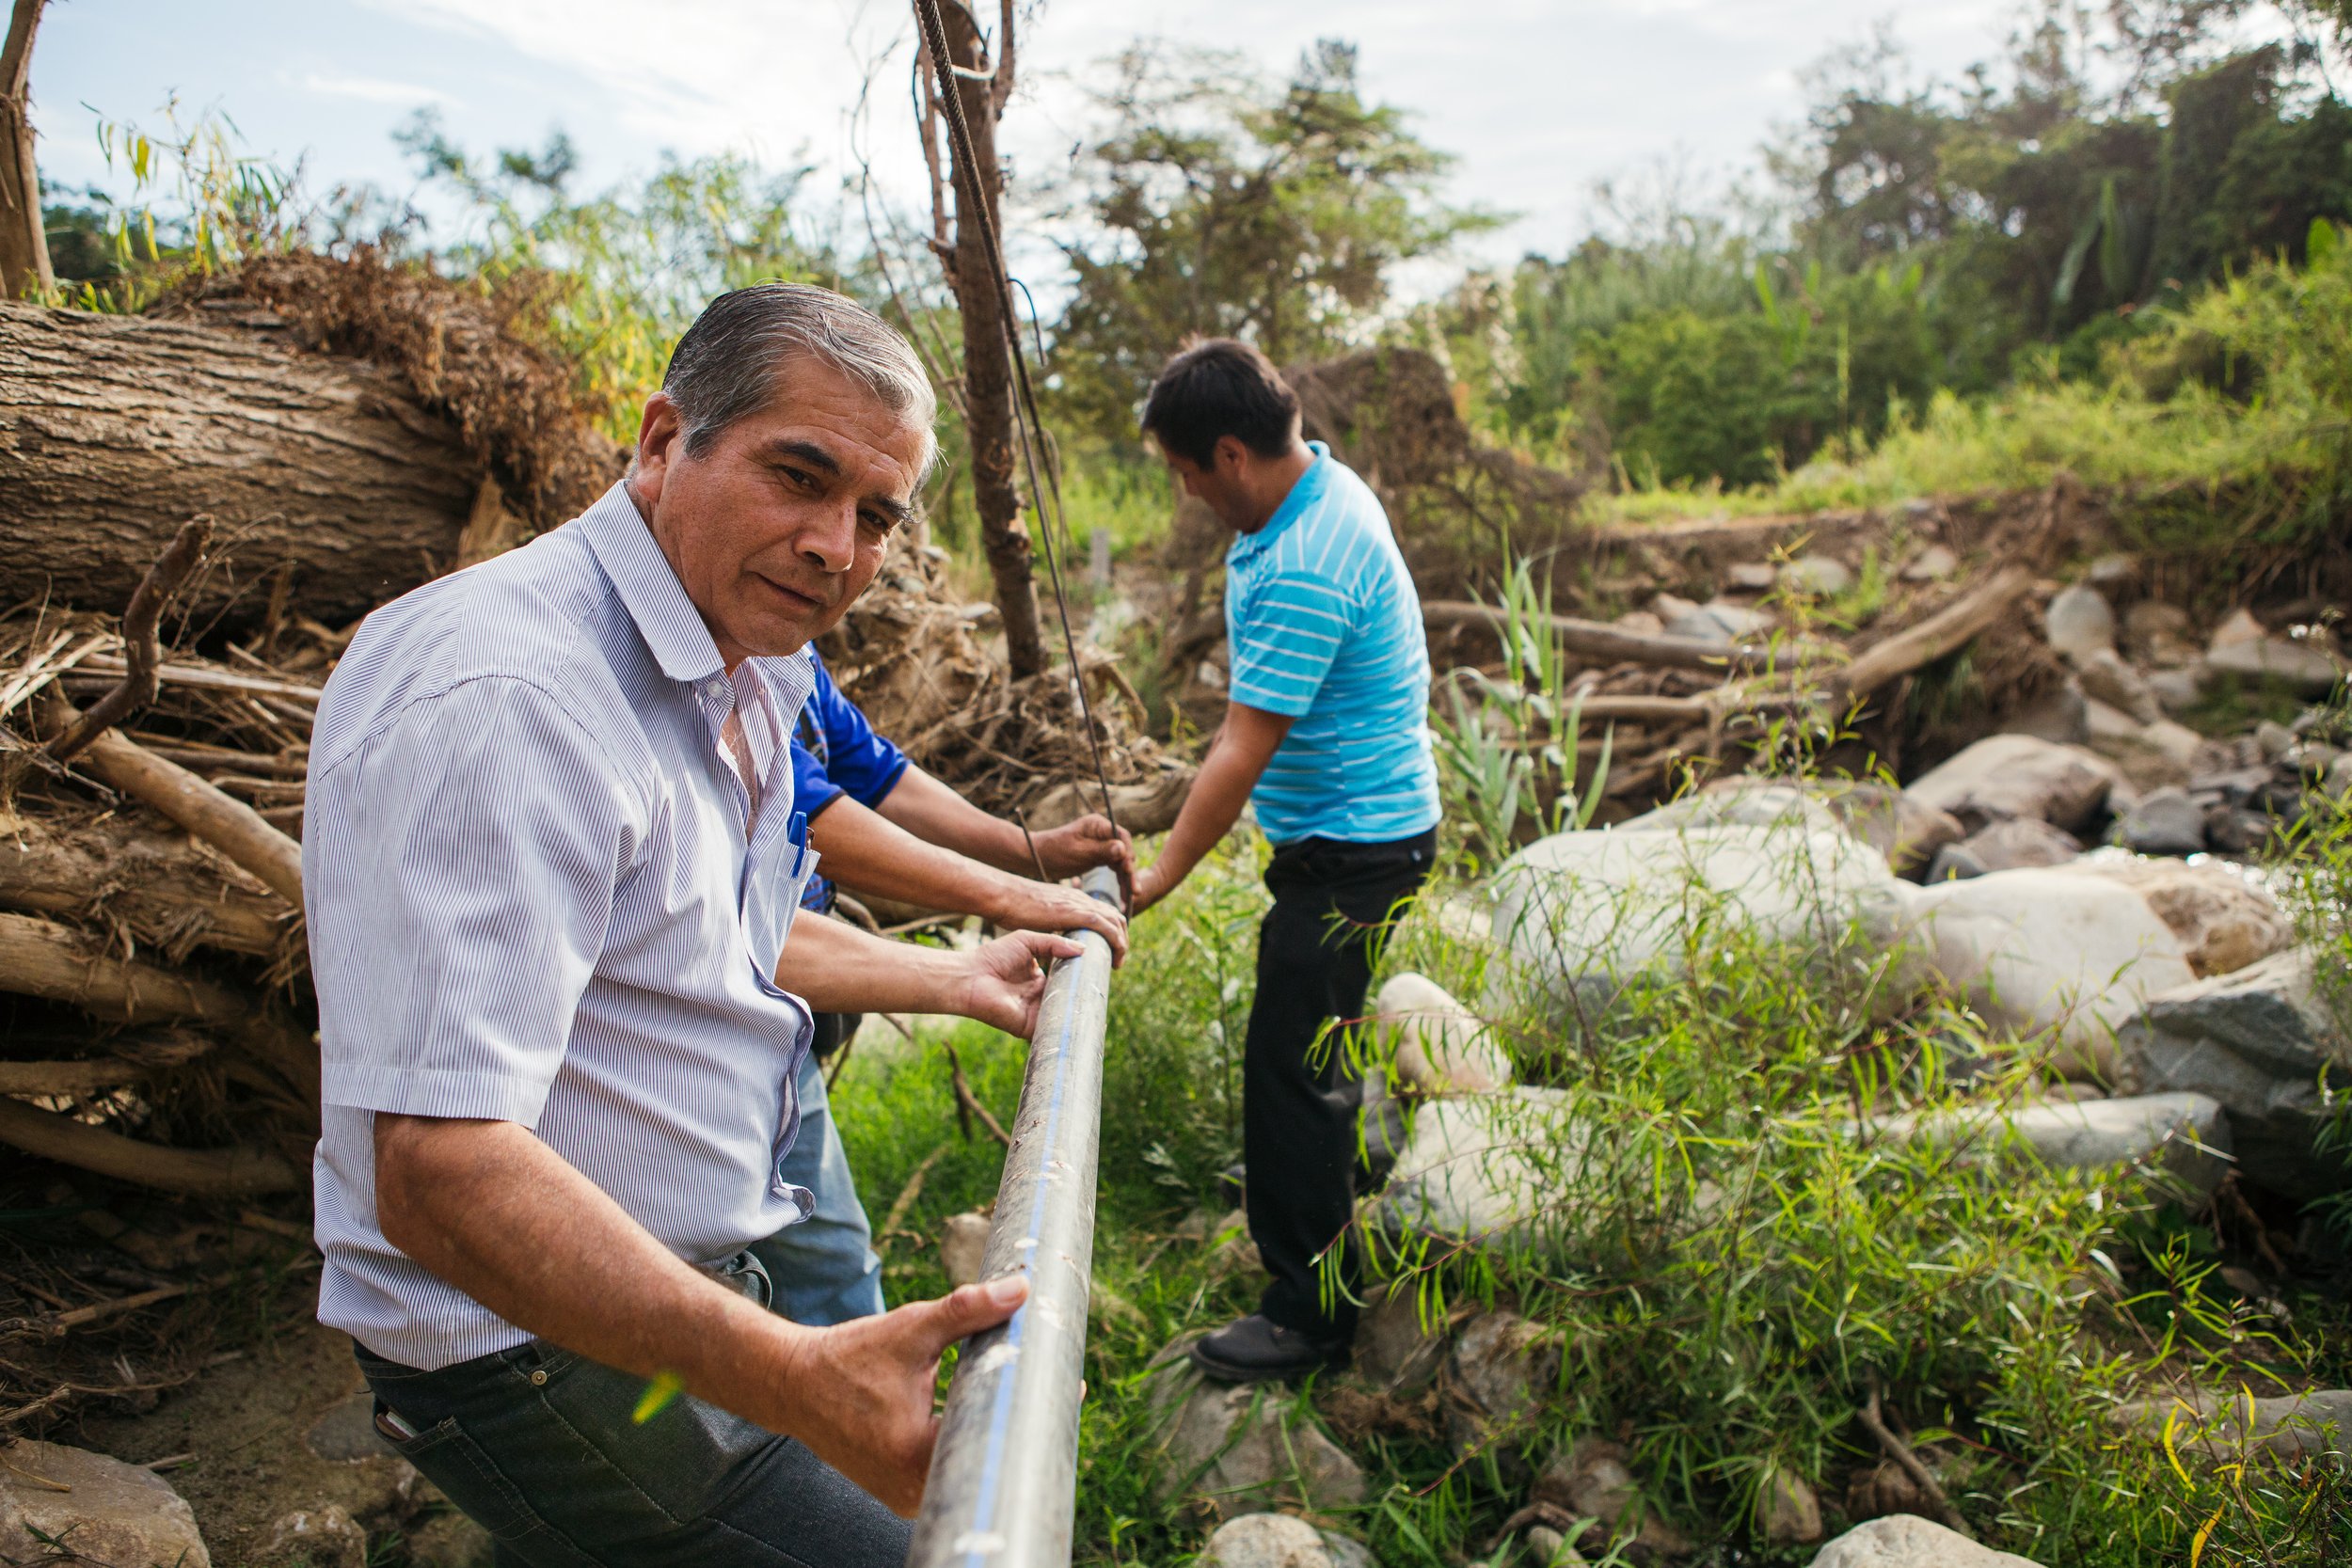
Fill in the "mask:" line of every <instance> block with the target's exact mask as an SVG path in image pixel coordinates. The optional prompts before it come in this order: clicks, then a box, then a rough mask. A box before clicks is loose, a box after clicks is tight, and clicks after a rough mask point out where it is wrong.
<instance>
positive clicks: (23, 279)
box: [0, 0, 56, 298]
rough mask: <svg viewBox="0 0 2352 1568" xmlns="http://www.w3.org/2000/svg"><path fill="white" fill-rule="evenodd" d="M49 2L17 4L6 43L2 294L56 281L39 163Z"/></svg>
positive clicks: (0, 132)
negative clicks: (36, 56) (38, 85)
mask: <svg viewBox="0 0 2352 1568" xmlns="http://www.w3.org/2000/svg"><path fill="white" fill-rule="evenodd" d="M44 4H46V0H16V4H15V6H14V7H13V8H11V9H10V11H9V14H8V34H7V37H6V40H5V41H0V296H4V297H8V298H13V297H15V296H16V295H18V294H21V293H24V291H25V290H26V289H28V288H42V289H46V288H48V287H49V286H50V285H51V284H52V283H54V282H56V275H55V274H53V273H52V272H51V271H50V270H49V236H48V233H47V231H46V230H43V229H42V227H41V215H40V168H39V166H36V165H35V163H34V162H33V115H32V95H31V90H30V87H31V82H32V75H33V32H34V29H36V28H37V27H39V26H40V10H41V7H42V6H43V5H44Z"/></svg>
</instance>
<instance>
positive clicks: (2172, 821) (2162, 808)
mask: <svg viewBox="0 0 2352 1568" xmlns="http://www.w3.org/2000/svg"><path fill="white" fill-rule="evenodd" d="M2115 841H2116V842H2117V843H2118V844H2121V845H2122V846H2123V847H2124V848H2126V849H2131V850H2136V851H2137V852H2138V853H2140V854H2143V855H2194V854H2197V853H2199V852H2201V850H2202V849H2203V848H2204V847H2205V808H2204V807H2202V806H2201V805H2199V804H2198V803H2197V802H2196V801H2194V800H2190V799H2189V798H2188V791H2187V790H2185V789H2176V788H2167V789H2156V790H2151V791H2150V792H2149V793H2147V794H2146V795H2143V796H2141V797H2140V799H2139V802H2138V804H2137V805H2135V806H2133V807H2132V809H2131V810H2129V811H2127V812H2125V813H2124V814H2123V815H2122V816H2121V817H2120V818H2118V819H2117V821H2116V824H2115Z"/></svg>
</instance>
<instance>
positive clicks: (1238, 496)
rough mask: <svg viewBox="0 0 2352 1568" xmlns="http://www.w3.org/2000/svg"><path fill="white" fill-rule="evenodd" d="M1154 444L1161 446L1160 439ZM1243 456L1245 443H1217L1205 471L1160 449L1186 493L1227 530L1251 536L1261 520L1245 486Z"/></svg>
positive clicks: (1227, 439)
mask: <svg viewBox="0 0 2352 1568" xmlns="http://www.w3.org/2000/svg"><path fill="white" fill-rule="evenodd" d="M1152 444H1153V445H1154V446H1159V437H1158V436H1153V437H1152ZM1229 444H1230V445H1231V446H1232V448H1233V449H1234V451H1233V460H1232V461H1228V459H1227V454H1226V451H1225V449H1226V447H1227V446H1228V445H1229ZM1240 454H1241V443H1240V442H1239V441H1236V440H1234V439H1233V437H1232V436H1225V437H1223V438H1222V439H1220V440H1219V441H1218V442H1217V444H1216V453H1215V456H1214V458H1213V460H1212V461H1211V463H1210V465H1209V466H1208V467H1205V468H1204V467H1201V466H1200V464H1198V463H1195V462H1194V461H1193V460H1192V459H1191V458H1189V457H1181V456H1179V455H1177V454H1176V453H1175V452H1172V451H1168V449H1167V448H1166V447H1164V446H1161V447H1160V456H1161V457H1162V458H1163V459H1164V460H1166V462H1167V464H1168V472H1170V473H1172V474H1174V475H1175V476H1176V480H1177V483H1180V484H1182V485H1183V486H1184V494H1185V495H1187V496H1190V497H1192V498H1193V499H1195V500H1198V501H1200V503H1201V504H1203V505H1205V506H1206V507H1207V508H1208V509H1209V510H1210V511H1211V512H1213V513H1215V514H1216V520H1217V521H1218V522H1220V523H1223V524H1224V525H1225V526H1226V527H1227V528H1230V529H1232V530H1233V531H1235V532H1239V533H1247V532H1248V531H1249V530H1250V529H1251V528H1253V527H1255V526H1256V524H1257V523H1258V522H1259V521H1260V520H1261V519H1260V518H1259V517H1258V516H1257V514H1256V511H1255V508H1254V503H1253V502H1252V501H1251V500H1250V498H1249V495H1248V490H1247V489H1246V488H1245V487H1244V485H1243V483H1242V477H1241V463H1240V461H1239V458H1240Z"/></svg>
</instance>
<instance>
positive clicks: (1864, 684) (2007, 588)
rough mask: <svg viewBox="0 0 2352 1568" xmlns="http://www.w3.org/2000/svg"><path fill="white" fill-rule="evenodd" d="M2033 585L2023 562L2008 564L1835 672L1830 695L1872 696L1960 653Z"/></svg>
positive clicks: (1843, 697)
mask: <svg viewBox="0 0 2352 1568" xmlns="http://www.w3.org/2000/svg"><path fill="white" fill-rule="evenodd" d="M2031 586H2033V573H2031V572H2030V571H2027V570H2026V568H2025V567H2023V566H2005V567H2003V568H2002V569H2001V570H2000V571H1998V572H1996V573H1994V575H1993V578H1992V579H1991V580H1990V581H1988V582H1986V583H1985V584H1983V585H1982V586H1981V587H1979V588H1976V589H1972V590H1970V591H1969V592H1968V593H1966V594H1963V595H1962V596H1961V597H1960V598H1958V599H1955V600H1954V601H1952V603H1950V604H1949V605H1947V606H1946V607H1945V608H1944V609H1942V610H1937V611H1936V612H1935V613H1934V614H1932V615H1931V616H1929V617H1928V618H1927V619H1926V620H1924V621H1921V622H1920V623H1919V624H1918V625H1916V626H1908V627H1905V628H1904V629H1903V630H1901V631H1899V632H1897V633H1896V634H1895V635H1894V636H1892V637H1890V638H1888V639H1887V640H1886V641H1883V642H1881V643H1879V644H1878V645H1877V646H1876V647H1874V648H1870V649H1868V650H1867V651H1866V652H1864V653H1863V654H1862V655H1860V656H1859V657H1856V658H1855V659H1854V661H1853V662H1852V663H1851V664H1849V665H1847V666H1846V667H1845V668H1844V669H1842V670H1839V671H1837V672H1836V673H1833V674H1832V675H1831V676H1830V677H1829V680H1828V682H1827V685H1828V687H1829V691H1830V695H1831V696H1832V697H1833V698H1834V699H1836V700H1840V701H1852V700H1854V699H1857V698H1861V697H1867V696H1868V695H1869V694H1870V693H1871V692H1873V691H1876V690H1877V689H1879V688H1880V687H1882V686H1884V685H1885V684H1886V683H1887V682H1889V681H1891V680H1894V679H1896V678H1898V677H1899V676H1902V675H1907V674H1910V673H1912V672H1913V671H1914V670H1917V669H1919V668H1921V667H1922V666H1924V665H1929V664H1932V663H1934V662H1935V661H1936V660H1937V659H1939V658H1942V657H1945V656H1946V655H1947V654H1952V653H1957V652H1959V651H1960V650H1961V649H1962V648H1963V647H1965V646H1967V645H1968V643H1969V642H1971V641H1974V640H1975V639H1976V637H1977V634H1978V633H1979V632H1981V631H1984V630H1985V629H1987V628H1988V627H1990V626H1992V625H1993V624H1994V622H1995V621H1998V620H1999V619H2000V618H2001V617H2002V616H2003V615H2005V614H2007V613H2008V612H2009V607H2010V603H2011V602H2012V601H2014V600H2015V599H2016V598H2017V596H2018V595H2019V594H2023V593H2025V591H2026V589H2027V588H2030V587H2031Z"/></svg>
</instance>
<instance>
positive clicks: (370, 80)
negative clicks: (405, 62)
mask: <svg viewBox="0 0 2352 1568" xmlns="http://www.w3.org/2000/svg"><path fill="white" fill-rule="evenodd" d="M302 89H303V90H304V91H305V92H315V93H319V94H322V95H324V96H326V97H328V98H356V99H358V101H359V102H360V103H389V104H391V105H392V106H393V107H395V108H422V107H424V106H425V105H426V104H428V103H448V102H450V96H449V94H448V93H445V92H443V91H442V90H441V89H440V88H438V87H425V86H424V85H422V84H421V83H418V82H386V81H381V80H379V79H377V78H375V77H373V76H334V75H328V74H327V73H326V72H324V71H311V72H310V73H309V74H307V75H305V76H304V77H303V78H302Z"/></svg>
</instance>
